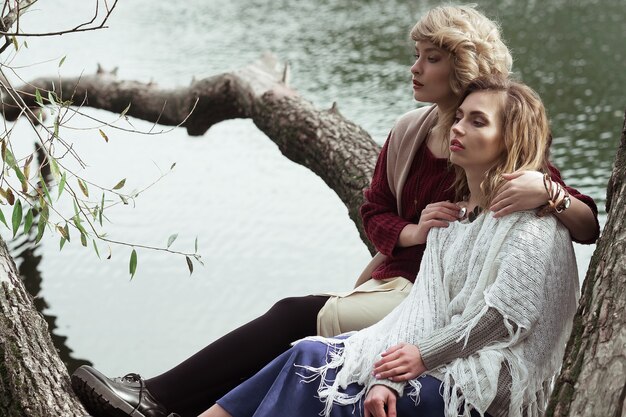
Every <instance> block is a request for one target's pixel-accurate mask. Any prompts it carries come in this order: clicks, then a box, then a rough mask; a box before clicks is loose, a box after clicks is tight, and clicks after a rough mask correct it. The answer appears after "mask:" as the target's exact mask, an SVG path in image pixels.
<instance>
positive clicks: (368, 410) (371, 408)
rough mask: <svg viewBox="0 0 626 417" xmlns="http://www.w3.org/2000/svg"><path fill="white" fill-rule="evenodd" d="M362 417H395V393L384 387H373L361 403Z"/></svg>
mask: <svg viewBox="0 0 626 417" xmlns="http://www.w3.org/2000/svg"><path fill="white" fill-rule="evenodd" d="M363 405H364V410H363V417H396V416H397V413H396V393H395V392H394V391H393V390H392V389H391V388H388V387H386V386H384V385H374V386H373V387H372V389H370V390H369V392H368V393H367V396H366V397H365V402H364V403H363Z"/></svg>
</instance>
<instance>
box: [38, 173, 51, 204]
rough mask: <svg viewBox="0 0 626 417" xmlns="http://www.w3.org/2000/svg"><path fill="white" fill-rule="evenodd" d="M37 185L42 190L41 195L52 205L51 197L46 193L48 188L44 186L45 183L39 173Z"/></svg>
mask: <svg viewBox="0 0 626 417" xmlns="http://www.w3.org/2000/svg"><path fill="white" fill-rule="evenodd" d="M39 184H40V185H41V189H42V190H43V194H44V195H45V196H46V198H47V199H48V202H50V203H52V197H50V192H49V191H48V187H47V186H46V181H45V180H44V179H43V177H42V176H41V172H40V173H39Z"/></svg>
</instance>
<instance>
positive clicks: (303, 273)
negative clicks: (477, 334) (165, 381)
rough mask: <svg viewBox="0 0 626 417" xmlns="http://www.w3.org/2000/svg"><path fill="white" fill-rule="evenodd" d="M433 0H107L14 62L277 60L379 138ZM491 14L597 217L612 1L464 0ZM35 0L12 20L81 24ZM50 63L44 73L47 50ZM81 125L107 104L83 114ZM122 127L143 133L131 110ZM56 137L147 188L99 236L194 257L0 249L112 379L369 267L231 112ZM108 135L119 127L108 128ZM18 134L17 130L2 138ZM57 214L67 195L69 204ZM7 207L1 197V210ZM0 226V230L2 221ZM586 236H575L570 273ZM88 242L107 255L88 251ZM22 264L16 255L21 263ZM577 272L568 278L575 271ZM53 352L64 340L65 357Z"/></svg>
mask: <svg viewBox="0 0 626 417" xmlns="http://www.w3.org/2000/svg"><path fill="white" fill-rule="evenodd" d="M435 4H438V3H437V2H432V1H423V2H414V1H393V0H392V1H385V2H375V1H361V2H357V1H348V0H344V1H341V0H327V1H309V2H297V1H286V0H285V1H268V0H249V1H245V0H228V1H225V0H210V1H190V2H184V3H177V2H163V1H162V2H155V1H147V0H135V1H122V2H120V4H119V5H118V6H117V9H116V10H115V12H114V14H113V16H112V18H111V20H110V21H109V23H108V26H109V28H108V29H104V30H101V31H95V32H88V33H83V34H75V35H64V36H62V37H56V38H52V39H43V38H42V39H38V38H32V39H29V40H28V43H29V47H28V49H23V50H22V51H21V53H20V54H19V55H18V57H17V58H15V60H14V61H13V64H14V65H26V64H28V63H33V62H37V63H39V64H37V65H32V66H28V67H25V68H21V69H20V70H19V74H20V75H21V76H22V77H23V78H24V79H25V80H30V79H33V78H36V77H38V76H44V75H55V74H56V73H57V72H60V73H61V75H63V76H76V75H78V74H79V73H81V72H85V73H93V72H94V71H95V69H96V66H97V64H98V63H100V64H101V65H102V66H103V67H104V68H105V69H112V68H113V67H119V70H118V77H119V78H120V79H121V80H138V81H145V82H147V81H150V80H153V81H154V82H156V83H158V84H159V85H161V86H165V87H174V86H185V85H187V84H188V83H189V82H190V80H191V79H192V77H195V78H202V77H206V76H210V75H215V74H218V73H221V72H227V71H230V70H234V69H238V68H240V67H242V66H244V65H247V64H248V63H250V62H251V61H253V60H255V59H257V58H258V57H259V56H260V54H261V53H262V52H264V51H272V52H274V53H275V54H276V55H277V56H278V57H279V58H280V59H283V60H288V61H289V62H290V64H291V67H292V75H293V76H292V80H293V81H292V85H293V86H294V87H295V88H296V89H297V90H298V91H300V92H301V94H302V95H303V96H304V97H306V98H307V99H309V100H311V101H312V102H313V103H314V104H315V105H316V106H317V107H318V108H328V107H330V106H331V105H332V103H333V102H334V101H336V102H337V104H338V106H339V109H340V111H341V112H342V114H344V115H345V116H346V117H348V118H349V119H351V120H353V121H355V122H356V123H358V124H360V125H361V126H363V127H364V128H365V129H366V130H368V131H369V132H370V134H371V135H372V137H373V138H374V139H375V140H376V141H377V142H378V143H381V144H382V142H383V141H384V139H385V137H386V135H387V132H388V130H389V128H390V127H391V126H392V124H393V122H394V120H395V118H396V117H397V116H399V115H400V114H402V113H404V112H405V111H408V110H410V109H412V108H414V106H415V103H414V102H413V100H412V92H411V87H410V74H409V71H408V68H409V66H410V65H411V60H412V53H413V52H412V45H411V43H410V42H409V40H408V31H409V30H410V28H411V27H412V25H413V23H414V22H415V21H416V20H417V19H418V17H419V15H420V14H421V13H422V12H423V11H424V10H426V9H428V8H429V7H432V6H433V5H435ZM478 4H479V8H481V9H482V10H486V11H488V14H489V15H490V16H492V17H495V18H497V19H498V20H499V21H500V22H501V24H502V27H503V31H504V35H505V38H506V40H507V42H508V44H509V45H510V46H511V48H512V50H513V53H514V57H515V70H516V71H517V73H518V74H519V76H520V77H521V78H522V79H523V80H524V81H525V82H527V83H528V84H530V85H531V86H532V87H533V88H535V89H536V90H537V91H538V92H539V93H540V94H541V96H542V97H543V98H544V100H545V102H546V106H547V108H548V110H549V113H550V117H551V120H552V126H553V131H554V136H555V140H554V148H553V159H554V161H555V163H556V165H557V166H558V167H559V168H561V170H562V174H563V177H564V178H565V179H566V181H567V182H568V183H569V184H571V185H573V186H575V187H578V188H579V189H581V190H582V191H584V192H585V193H587V194H589V195H591V196H592V197H594V198H595V199H596V201H597V203H598V206H599V207H600V210H601V216H600V217H601V221H602V222H603V221H604V218H605V214H604V200H605V188H606V183H607V180H608V178H609V175H610V170H611V166H612V162H613V157H614V153H615V149H616V146H617V142H618V139H619V134H620V131H621V126H622V120H623V113H624V105H625V102H624V96H623V94H622V93H621V92H623V86H624V85H626V71H625V70H626V50H625V49H624V46H623V45H624V39H626V12H625V10H624V9H625V6H624V5H623V2H621V1H578V2H566V1H562V0H552V1H546V2H535V1H533V2H513V1H478ZM55 6H56V9H48V8H47V7H51V6H50V5H48V4H46V3H45V2H43V3H41V2H40V3H37V5H36V7H38V8H40V9H36V10H34V11H32V12H31V13H30V14H29V15H28V18H27V19H26V20H25V21H24V22H23V25H24V26H23V27H27V26H26V25H29V26H28V28H29V30H31V31H32V30H35V29H41V30H53V29H59V28H65V27H69V26H72V25H76V24H78V23H80V22H82V21H84V20H85V19H86V18H87V19H89V18H90V17H91V13H92V12H93V7H92V6H93V5H92V4H90V2H88V1H84V0H83V1H76V0H75V1H69V0H62V1H57V2H55ZM63 56H67V58H66V59H65V62H64V64H63V66H62V67H61V68H60V69H59V68H58V62H59V60H60V59H61V58H62V57H63ZM84 112H85V113H86V114H88V115H89V116H91V117H95V118H99V119H102V120H105V121H113V120H115V119H116V116H115V115H112V114H110V113H106V112H102V111H98V110H93V109H85V110H84ZM131 122H132V126H133V127H134V128H136V129H137V130H139V131H143V132H148V131H149V130H150V129H151V128H152V125H151V124H149V123H146V122H143V121H139V120H131ZM70 124H71V126H73V127H74V129H65V130H62V132H61V133H62V135H64V137H66V138H68V139H71V140H72V142H73V146H74V148H75V149H76V150H77V151H78V152H79V153H80V155H81V156H82V158H83V159H84V161H85V162H86V164H87V168H85V169H84V170H83V171H81V174H82V175H85V176H88V178H90V179H91V180H92V181H94V182H100V183H102V184H104V185H108V186H113V185H114V184H115V183H117V181H118V180H120V179H122V178H127V183H126V188H127V189H133V188H138V189H140V188H143V187H145V186H148V185H149V184H151V183H152V182H154V181H155V180H156V179H158V178H159V177H160V176H161V174H162V173H164V172H167V171H168V169H169V167H170V166H171V165H172V164H173V163H174V162H176V167H175V169H174V170H173V172H171V173H170V174H168V175H166V176H165V177H163V178H162V179H161V180H160V181H158V182H157V184H156V185H154V186H153V187H151V188H150V189H149V190H147V191H146V192H145V193H143V194H142V195H141V196H140V198H139V199H138V200H137V201H136V204H135V206H134V207H133V206H122V207H117V208H115V209H113V210H112V211H111V212H110V215H109V218H110V220H111V224H110V225H109V226H107V231H108V233H109V236H110V237H111V238H112V239H119V240H124V241H126V242H131V243H136V244H147V245H160V246H163V245H164V244H165V242H166V241H167V238H168V236H170V235H171V234H174V233H178V239H177V240H176V242H175V243H174V244H173V246H172V247H173V248H174V249H177V250H184V251H193V245H194V240H195V238H196V236H197V237H198V242H199V252H200V253H201V254H202V256H203V261H204V263H205V266H204V267H200V266H196V270H195V272H194V274H193V275H192V276H191V277H190V276H189V273H188V271H187V268H186V265H185V261H184V259H182V258H180V257H177V256H172V255H167V254H164V253H162V252H153V251H146V250H138V254H139V262H138V271H137V275H136V276H135V278H134V279H133V280H132V281H131V280H129V275H128V259H129V254H130V249H129V248H128V247H118V246H114V247H112V258H111V259H110V260H100V259H98V257H97V256H96V255H95V252H94V251H93V250H92V249H91V248H88V249H84V248H83V247H82V246H80V244H79V243H78V242H76V241H73V242H71V243H69V244H67V245H66V246H65V247H64V248H63V250H62V251H59V242H58V237H51V236H47V237H46V238H44V240H43V241H42V243H41V245H40V246H39V247H38V248H36V249H34V251H33V250H31V251H29V252H28V253H26V254H25V255H24V256H21V257H20V256H17V255H19V254H20V252H21V249H18V248H16V246H17V245H16V244H13V245H12V246H13V247H14V249H13V253H14V255H16V256H17V260H18V263H23V264H24V269H25V270H26V269H28V270H29V271H28V273H26V272H25V274H26V275H28V277H27V279H28V280H29V281H28V282H29V285H30V286H31V287H32V290H33V291H34V292H38V294H39V301H38V302H39V303H40V304H41V305H42V307H43V310H44V313H45V314H46V315H47V316H48V317H49V318H50V320H51V323H53V327H54V333H55V335H57V338H58V339H59V342H64V343H65V345H66V347H67V348H68V349H69V350H71V351H72V353H71V355H72V357H74V358H79V359H85V360H88V361H91V362H93V363H94V364H95V366H97V367H98V368H100V369H102V370H103V371H104V372H105V373H107V374H110V375H115V374H123V373H126V372H128V371H138V372H140V373H142V374H143V375H145V376H152V375H154V374H156V373H158V372H161V371H163V370H165V369H168V368H170V367H171V366H173V365H175V364H177V363H178V362H179V361H180V360H182V359H184V358H186V357H187V356H189V355H190V354H192V353H194V352H195V351H196V350H198V349H199V348H201V347H203V346H204V345H205V344H206V343H208V342H210V341H211V340H214V339H215V338H217V337H218V336H219V335H221V334H223V333H224V332H226V331H228V330H230V329H232V328H234V327H236V326H238V325H240V324H242V323H244V322H246V321H248V320H250V319H252V318H254V317H255V316H257V315H258V314H260V313H262V312H263V311H265V310H266V309H268V308H269V307H270V306H271V305H272V304H273V302H275V301H276V300H278V299H280V298H282V297H285V296H291V295H305V294H309V293H314V292H320V291H328V290H342V289H347V288H350V287H351V286H352V284H353V282H354V280H355V278H356V276H357V275H358V273H359V272H360V270H361V268H362V266H363V265H364V264H365V263H366V262H367V260H368V259H369V253H368V251H367V250H366V248H365V245H364V244H363V243H362V242H361V241H360V239H359V236H358V234H357V231H356V229H355V227H354V225H353V224H352V222H351V221H350V219H349V218H348V215H347V210H346V208H345V207H344V206H343V204H342V203H341V201H340V200H339V199H338V197H337V196H336V195H335V194H334V193H333V192H332V191H331V190H329V189H328V187H327V186H326V185H325V184H324V183H323V182H322V181H321V180H320V179H319V178H317V177H316V176H315V175H314V174H312V173H311V172H309V171H308V170H307V169H305V168H303V167H301V166H299V165H296V164H294V163H292V162H291V161H289V160H287V159H286V158H284V157H282V155H281V154H280V152H279V151H278V149H277V147H276V146H275V145H274V144H273V143H272V142H271V141H270V140H269V139H268V138H266V137H265V136H264V135H263V134H262V133H260V132H259V131H258V130H257V129H256V128H255V126H254V125H253V124H252V123H251V122H250V121H248V120H233V121H227V122H223V123H220V124H218V125H216V126H215V127H213V128H212V129H211V130H210V131H209V132H207V133H206V134H205V135H204V136H201V137H189V136H188V135H187V134H186V132H185V131H184V130H183V129H166V128H161V127H156V128H154V129H152V130H153V131H161V130H163V131H165V133H163V134H159V135H147V134H132V133H127V132H124V131H121V130H114V129H110V128H105V130H106V132H107V134H108V136H109V138H110V141H109V143H105V142H104V140H103V139H102V137H101V136H100V135H99V133H98V132H97V130H82V129H79V128H82V127H87V126H94V123H93V122H90V121H88V120H85V119H84V118H82V119H81V118H76V119H74V120H72V122H71V123H70ZM125 127H131V126H128V125H125ZM18 135H19V136H18ZM17 137H19V138H20V141H19V144H18V145H16V146H17V148H18V151H17V152H23V153H25V152H30V150H31V149H32V143H33V141H34V140H35V134H34V133H33V132H32V131H30V130H29V129H28V127H27V126H26V123H24V122H23V121H21V122H19V123H18V124H17V126H16V128H15V132H14V138H17ZM69 210H70V211H71V210H72V209H71V207H69ZM5 212H6V209H5ZM2 236H3V237H4V238H5V239H9V238H10V236H9V233H8V232H6V229H4V230H3V231H2ZM593 249H594V247H593V246H584V247H583V246H580V245H577V246H576V251H577V255H578V260H579V269H580V271H581V273H583V274H584V271H585V270H586V267H587V264H588V262H589V258H590V256H591V253H592V251H593ZM100 251H101V252H102V253H105V252H107V250H106V246H105V245H101V246H100ZM22 259H27V262H22ZM581 279H582V278H581ZM68 353H69V352H68Z"/></svg>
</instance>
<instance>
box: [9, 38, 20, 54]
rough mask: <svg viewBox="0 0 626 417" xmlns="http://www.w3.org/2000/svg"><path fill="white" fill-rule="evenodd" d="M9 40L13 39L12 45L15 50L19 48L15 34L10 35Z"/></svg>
mask: <svg viewBox="0 0 626 417" xmlns="http://www.w3.org/2000/svg"><path fill="white" fill-rule="evenodd" d="M11 40H12V41H13V46H14V47H15V50H16V51H17V50H18V49H20V46H19V45H18V43H17V38H16V37H15V36H11Z"/></svg>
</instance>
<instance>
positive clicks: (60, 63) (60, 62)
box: [59, 55, 67, 68]
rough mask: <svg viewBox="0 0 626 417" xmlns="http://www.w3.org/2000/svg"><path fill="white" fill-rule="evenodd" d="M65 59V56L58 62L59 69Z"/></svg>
mask: <svg viewBox="0 0 626 417" xmlns="http://www.w3.org/2000/svg"><path fill="white" fill-rule="evenodd" d="M65 58H67V55H65V56H64V57H63V58H61V60H60V61H59V68H61V65H63V63H64V62H65Z"/></svg>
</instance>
